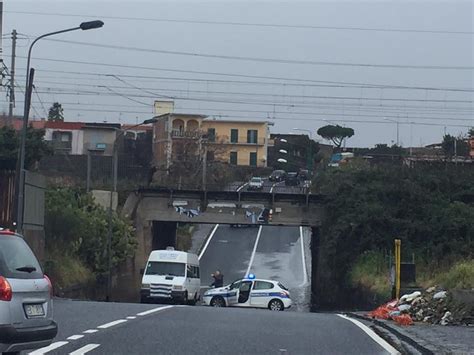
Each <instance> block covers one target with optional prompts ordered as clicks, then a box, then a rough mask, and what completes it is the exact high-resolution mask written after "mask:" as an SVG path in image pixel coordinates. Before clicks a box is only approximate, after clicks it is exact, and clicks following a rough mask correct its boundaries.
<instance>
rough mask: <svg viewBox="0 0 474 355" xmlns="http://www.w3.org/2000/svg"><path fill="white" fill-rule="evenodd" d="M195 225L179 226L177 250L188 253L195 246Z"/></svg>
mask: <svg viewBox="0 0 474 355" xmlns="http://www.w3.org/2000/svg"><path fill="white" fill-rule="evenodd" d="M193 231H194V225H192V224H188V223H184V224H179V225H178V228H177V230H176V250H181V251H186V252H187V251H188V250H189V249H191V246H192V244H193V242H192V236H193Z"/></svg>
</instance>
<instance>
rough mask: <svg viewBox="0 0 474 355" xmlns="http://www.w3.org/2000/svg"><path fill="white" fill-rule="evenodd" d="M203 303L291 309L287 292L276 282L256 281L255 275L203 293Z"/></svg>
mask: <svg viewBox="0 0 474 355" xmlns="http://www.w3.org/2000/svg"><path fill="white" fill-rule="evenodd" d="M203 300H204V303H205V304H206V305H208V306H212V307H226V306H227V307H249V308H268V309H270V310H272V311H283V310H284V309H286V308H290V307H291V298H290V292H289V290H288V289H287V288H286V287H285V286H283V285H282V284H281V283H280V282H278V281H272V280H262V279H256V278H255V275H253V274H250V275H248V277H246V278H243V279H240V280H236V281H234V282H232V283H231V284H230V285H227V286H225V287H219V288H214V289H211V290H208V291H206V292H205V293H204V297H203Z"/></svg>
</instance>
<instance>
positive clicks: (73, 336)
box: [67, 335, 84, 340]
mask: <svg viewBox="0 0 474 355" xmlns="http://www.w3.org/2000/svg"><path fill="white" fill-rule="evenodd" d="M81 338H84V335H71V336H70V337H69V338H67V340H77V339H81Z"/></svg>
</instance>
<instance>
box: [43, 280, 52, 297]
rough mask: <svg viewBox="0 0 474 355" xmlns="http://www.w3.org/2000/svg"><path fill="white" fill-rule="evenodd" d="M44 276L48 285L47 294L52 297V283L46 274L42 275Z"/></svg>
mask: <svg viewBox="0 0 474 355" xmlns="http://www.w3.org/2000/svg"><path fill="white" fill-rule="evenodd" d="M44 278H45V280H46V281H48V287H49V295H50V296H51V297H53V284H52V283H51V280H50V279H49V277H48V276H47V275H44Z"/></svg>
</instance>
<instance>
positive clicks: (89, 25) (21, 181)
mask: <svg viewBox="0 0 474 355" xmlns="http://www.w3.org/2000/svg"><path fill="white" fill-rule="evenodd" d="M103 25H104V23H103V22H102V21H99V20H97V21H88V22H83V23H81V24H80V25H79V26H77V27H73V28H67V29H65V30H60V31H54V32H49V33H45V34H44V35H41V36H39V37H37V38H36V39H35V40H34V41H33V42H32V43H31V45H30V48H29V49H28V58H27V61H26V83H25V100H24V101H25V102H24V108H23V127H22V129H21V138H20V151H19V163H18V169H17V173H18V175H19V176H18V175H17V180H18V188H17V192H18V196H17V219H16V220H17V230H18V232H19V233H23V209H24V190H25V174H24V170H25V145H26V131H27V128H28V116H29V113H30V103H31V90H32V88H33V75H34V69H33V68H32V69H31V70H30V62H31V51H32V50H33V46H34V45H35V43H36V42H38V41H39V40H40V39H42V38H45V37H49V36H54V35H57V34H60V33H65V32H71V31H76V30H92V29H95V28H100V27H102V26H103ZM30 71H31V73H30Z"/></svg>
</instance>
